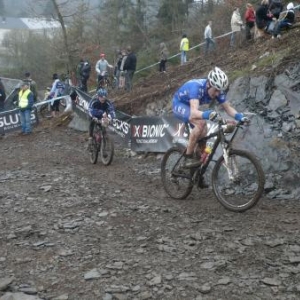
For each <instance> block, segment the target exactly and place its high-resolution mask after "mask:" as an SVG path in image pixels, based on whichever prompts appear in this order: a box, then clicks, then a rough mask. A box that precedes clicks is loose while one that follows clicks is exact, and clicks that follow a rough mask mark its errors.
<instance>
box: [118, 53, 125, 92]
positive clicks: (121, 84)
mask: <svg viewBox="0 0 300 300" xmlns="http://www.w3.org/2000/svg"><path fill="white" fill-rule="evenodd" d="M126 59H127V53H126V50H122V62H121V65H120V77H119V89H123V88H124V87H125V71H124V64H125V61H126Z"/></svg>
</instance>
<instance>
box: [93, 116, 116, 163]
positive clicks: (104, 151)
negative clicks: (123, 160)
mask: <svg viewBox="0 0 300 300" xmlns="http://www.w3.org/2000/svg"><path fill="white" fill-rule="evenodd" d="M106 119H107V118H106ZM106 119H104V118H102V119H101V120H98V119H96V118H95V119H93V121H94V122H95V127H94V132H93V138H92V144H91V146H90V149H89V150H90V162H91V163H92V164H96V163H97V161H98V155H99V153H100V158H101V161H102V163H103V164H104V165H105V166H108V165H110V164H111V163H112V160H113V157H114V150H115V148H114V142H113V140H112V139H111V138H110V137H109V135H108V133H107V130H106V127H107V126H108V124H109V123H108V121H106Z"/></svg>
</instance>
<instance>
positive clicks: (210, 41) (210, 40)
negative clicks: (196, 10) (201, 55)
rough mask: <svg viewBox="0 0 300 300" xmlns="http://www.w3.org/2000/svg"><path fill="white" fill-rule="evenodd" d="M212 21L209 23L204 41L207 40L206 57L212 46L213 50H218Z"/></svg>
mask: <svg viewBox="0 0 300 300" xmlns="http://www.w3.org/2000/svg"><path fill="white" fill-rule="evenodd" d="M211 25H212V21H208V24H207V25H206V27H205V30H204V39H205V55H207V53H208V51H209V48H210V46H211V47H212V48H213V49H216V43H215V41H214V39H213V35H212V30H211Z"/></svg>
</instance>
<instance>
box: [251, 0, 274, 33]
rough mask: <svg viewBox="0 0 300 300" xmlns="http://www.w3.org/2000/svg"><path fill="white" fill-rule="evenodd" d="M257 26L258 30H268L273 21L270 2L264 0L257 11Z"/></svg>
mask: <svg viewBox="0 0 300 300" xmlns="http://www.w3.org/2000/svg"><path fill="white" fill-rule="evenodd" d="M255 15H256V19H255V22H256V26H257V28H258V29H261V30H266V29H267V28H268V26H269V24H270V23H271V21H272V18H273V16H272V14H270V13H269V0H262V1H261V5H260V6H259V7H258V9H257V10H256V14H255Z"/></svg>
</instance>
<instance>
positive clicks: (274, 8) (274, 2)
mask: <svg viewBox="0 0 300 300" xmlns="http://www.w3.org/2000/svg"><path fill="white" fill-rule="evenodd" d="M269 11H270V13H271V14H272V15H273V17H274V18H276V19H277V20H278V19H279V15H280V13H281V12H282V11H283V4H282V2H281V0H271V1H270V6H269Z"/></svg>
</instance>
